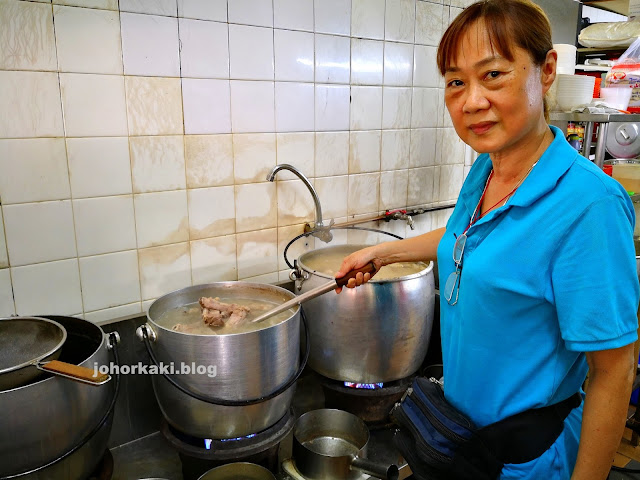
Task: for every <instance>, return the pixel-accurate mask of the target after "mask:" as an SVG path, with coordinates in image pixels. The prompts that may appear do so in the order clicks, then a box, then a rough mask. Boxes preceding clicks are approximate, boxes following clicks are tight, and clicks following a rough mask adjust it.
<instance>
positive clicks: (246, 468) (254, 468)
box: [198, 462, 276, 480]
mask: <svg viewBox="0 0 640 480" xmlns="http://www.w3.org/2000/svg"><path fill="white" fill-rule="evenodd" d="M240 479H242V480H276V477H275V476H274V475H273V473H271V472H270V471H269V470H267V469H266V468H264V467H261V466H260V465H256V464H255V463H246V462H237V463H228V464H227V465H222V466H221V467H216V468H213V469H211V470H209V471H208V472H206V473H205V474H204V475H202V476H201V477H200V478H198V480H240Z"/></svg>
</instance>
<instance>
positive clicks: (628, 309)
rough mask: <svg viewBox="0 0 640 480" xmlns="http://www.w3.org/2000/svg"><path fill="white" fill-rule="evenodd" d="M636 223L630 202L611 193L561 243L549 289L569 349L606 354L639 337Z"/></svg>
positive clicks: (590, 208) (589, 209)
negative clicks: (634, 242)
mask: <svg viewBox="0 0 640 480" xmlns="http://www.w3.org/2000/svg"><path fill="white" fill-rule="evenodd" d="M634 219H635V215H634V211H633V206H632V204H631V201H630V200H629V199H628V198H621V197H620V196H618V195H615V194H608V195H607V196H605V197H602V198H599V199H597V200H596V201H594V202H593V203H591V204H590V205H589V206H588V207H587V208H586V209H585V210H584V211H583V212H581V214H580V215H579V216H578V217H577V218H576V220H575V221H574V222H573V224H572V225H571V226H570V227H569V229H568V230H567V232H566V235H564V237H563V239H562V240H561V241H560V243H559V244H558V246H557V249H556V251H555V254H554V256H553V257H552V260H551V264H550V273H551V289H552V298H553V299H554V300H555V304H556V309H557V312H558V321H559V323H560V331H561V334H562V338H563V339H564V341H565V344H566V347H567V349H569V350H573V351H583V352H587V351H597V350H608V349H613V348H619V347H622V346H624V345H628V344H630V343H633V342H634V341H635V340H636V339H637V333H636V331H637V328H638V320H637V316H636V315H637V308H638V298H639V295H640V288H639V286H638V277H637V272H636V261H635V248H634V245H633V226H634Z"/></svg>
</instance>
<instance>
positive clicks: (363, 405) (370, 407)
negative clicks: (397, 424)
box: [320, 376, 414, 428]
mask: <svg viewBox="0 0 640 480" xmlns="http://www.w3.org/2000/svg"><path fill="white" fill-rule="evenodd" d="M413 378H414V376H410V377H406V378H403V379H400V380H396V381H394V382H388V383H384V384H379V383H374V384H360V383H352V382H344V381H338V380H332V379H329V378H325V377H321V381H320V382H321V384H322V389H323V391H324V396H325V406H326V407H327V408H337V409H340V410H345V411H347V412H349V413H353V414H354V415H357V416H358V417H360V418H361V419H362V420H364V421H365V422H367V424H368V425H369V427H370V428H371V427H373V428H375V427H384V426H388V425H389V424H390V423H391V421H390V419H389V412H390V411H391V408H392V407H393V405H394V404H395V403H396V402H397V401H399V400H400V399H401V398H402V395H403V394H404V392H405V391H406V390H407V388H408V387H409V385H411V382H412V381H413ZM351 385H356V387H355V388H354V387H353V386H351ZM357 385H360V387H358V386H357ZM379 385H381V386H379ZM371 386H373V387H374V388H371Z"/></svg>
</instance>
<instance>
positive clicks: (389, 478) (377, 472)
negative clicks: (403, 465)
mask: <svg viewBox="0 0 640 480" xmlns="http://www.w3.org/2000/svg"><path fill="white" fill-rule="evenodd" d="M351 469H352V470H354V469H355V470H359V471H361V472H363V473H366V474H367V475H370V476H372V477H376V478H382V479H385V480H398V477H399V475H400V473H399V471H398V466H397V465H382V464H380V463H377V462H374V461H371V460H369V459H366V458H362V457H353V459H352V460H351Z"/></svg>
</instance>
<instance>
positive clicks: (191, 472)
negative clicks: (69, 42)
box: [160, 409, 295, 480]
mask: <svg viewBox="0 0 640 480" xmlns="http://www.w3.org/2000/svg"><path fill="white" fill-rule="evenodd" d="M294 423H295V415H294V414H293V409H290V410H289V412H288V413H287V414H286V415H285V416H284V417H282V418H281V419H280V420H279V421H278V422H277V423H276V424H274V425H273V426H271V427H269V428H267V429H266V430H263V431H262V432H258V433H254V434H251V435H248V436H246V437H241V438H231V439H204V438H197V437H193V436H191V435H188V434H186V433H183V432H181V431H179V430H177V429H175V428H174V427H172V426H171V425H169V424H168V423H167V421H166V420H165V419H162V425H161V427H160V431H161V432H162V434H163V435H164V437H165V438H166V439H167V441H168V442H169V443H170V444H171V446H172V447H173V448H175V449H176V450H177V451H178V454H179V456H180V460H181V461H182V473H183V477H184V480H191V479H197V478H199V477H200V476H201V475H202V474H203V473H205V472H206V471H208V470H210V469H212V468H214V467H218V466H220V465H224V464H227V463H231V462H251V463H257V464H258V465H261V466H263V467H266V468H268V469H269V470H272V471H274V469H277V467H278V447H279V444H280V442H281V441H282V440H283V439H284V438H285V437H286V436H287V435H288V434H289V433H290V432H291V431H292V430H293V425H294Z"/></svg>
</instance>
